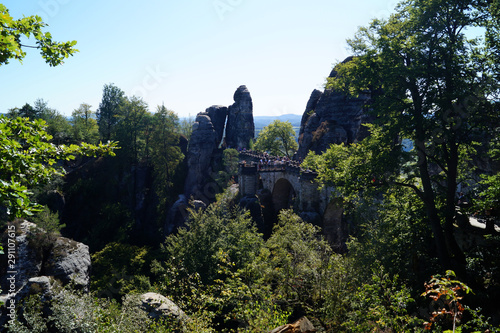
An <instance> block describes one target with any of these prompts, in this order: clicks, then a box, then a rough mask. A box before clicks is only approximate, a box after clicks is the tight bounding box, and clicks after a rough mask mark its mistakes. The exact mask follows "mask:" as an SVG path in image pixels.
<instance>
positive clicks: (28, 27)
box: [0, 4, 78, 66]
mask: <svg viewBox="0 0 500 333" xmlns="http://www.w3.org/2000/svg"><path fill="white" fill-rule="evenodd" d="M46 26H47V24H45V23H43V22H42V19H41V17H40V16H37V15H32V16H25V17H23V18H21V19H18V20H16V19H14V18H13V17H12V16H10V14H9V10H8V9H7V7H5V6H4V5H3V4H0V45H2V52H0V66H1V65H5V64H8V63H9V60H10V59H17V60H19V61H21V62H22V59H23V58H24V57H25V56H26V52H25V51H24V50H25V49H26V48H27V47H28V48H30V47H31V48H36V49H39V50H40V53H41V54H42V58H43V59H45V61H46V62H47V63H48V64H49V65H50V66H57V65H60V64H62V63H63V60H64V59H65V58H68V57H69V56H71V55H73V54H74V53H75V52H78V50H77V49H75V48H74V46H75V45H76V41H70V42H62V43H60V42H55V41H53V40H52V35H51V34H50V33H49V32H43V31H42V30H43V28H45V27H46ZM22 37H26V38H30V37H34V38H35V40H36V46H27V45H23V44H22V43H21V38H22Z"/></svg>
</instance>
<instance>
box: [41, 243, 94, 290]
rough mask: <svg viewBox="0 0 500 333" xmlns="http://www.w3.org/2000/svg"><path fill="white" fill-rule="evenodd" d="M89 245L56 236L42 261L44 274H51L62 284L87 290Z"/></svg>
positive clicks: (88, 282)
mask: <svg viewBox="0 0 500 333" xmlns="http://www.w3.org/2000/svg"><path fill="white" fill-rule="evenodd" d="M90 268H91V261H90V253H89V247H88V246H87V245H85V244H83V243H79V242H75V241H74V240H71V239H69V238H65V237H58V238H56V240H55V242H54V245H53V248H52V250H51V251H50V253H49V255H48V257H47V259H46V261H45V262H44V275H47V276H52V277H54V278H55V279H57V280H59V281H61V282H62V283H63V285H65V284H69V283H71V284H72V285H73V286H76V287H78V288H81V289H84V290H88V287H89V285H90Z"/></svg>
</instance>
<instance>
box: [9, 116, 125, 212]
mask: <svg viewBox="0 0 500 333" xmlns="http://www.w3.org/2000/svg"><path fill="white" fill-rule="evenodd" d="M45 127H46V125H45V121H43V120H34V121H33V122H31V121H29V120H28V119H27V118H16V119H11V118H6V117H4V116H1V117H0V133H1V135H0V160H1V161H2V163H1V167H0V203H1V204H2V206H4V207H6V208H7V210H8V215H9V216H10V217H22V216H30V215H32V214H33V212H34V211H36V210H37V208H38V206H37V204H36V203H34V202H32V201H31V200H30V192H29V189H31V188H34V187H36V186H39V185H40V184H44V183H46V182H48V181H49V180H50V179H51V177H52V176H54V175H58V174H59V175H60V174H64V170H63V169H62V168H60V167H58V166H57V165H56V162H57V161H60V160H71V159H74V158H75V156H76V155H87V156H97V155H98V154H105V155H106V154H107V155H114V152H113V150H114V149H115V148H116V144H114V143H109V144H106V145H104V144H99V145H97V146H96V145H91V144H87V143H82V144H81V145H78V146H77V145H70V146H65V145H59V146H57V145H54V144H52V143H49V141H50V140H51V138H52V137H51V136H50V135H49V134H47V132H46V131H45Z"/></svg>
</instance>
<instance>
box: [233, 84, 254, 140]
mask: <svg viewBox="0 0 500 333" xmlns="http://www.w3.org/2000/svg"><path fill="white" fill-rule="evenodd" d="M254 134H255V125H254V122H253V104H252V97H251V96H250V92H249V91H248V88H247V87H246V86H240V87H239V88H238V89H237V90H236V92H235V93H234V104H233V105H231V106H230V107H229V109H228V117H227V126H226V145H227V147H230V148H235V149H242V148H249V144H250V140H252V139H253V137H254Z"/></svg>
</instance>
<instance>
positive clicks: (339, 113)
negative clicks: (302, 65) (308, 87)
mask: <svg viewBox="0 0 500 333" xmlns="http://www.w3.org/2000/svg"><path fill="white" fill-rule="evenodd" d="M349 60H350V58H348V59H346V60H345V61H349ZM336 75H337V73H336V71H335V70H333V71H332V72H331V73H330V77H335V76H336ZM369 98H370V95H369V94H368V93H367V94H364V95H361V96H359V97H358V98H352V97H348V96H346V95H345V94H343V93H342V92H339V91H335V90H333V89H330V88H329V89H326V90H325V91H324V92H323V93H321V92H320V91H319V90H314V91H313V92H312V94H311V97H310V99H309V101H308V103H307V106H306V110H305V112H304V115H303V117H302V122H301V125H300V133H299V150H298V152H297V158H299V159H303V158H304V157H305V156H306V155H307V153H308V152H309V151H314V152H316V153H321V152H324V151H325V150H326V149H327V148H328V147H329V146H330V144H332V143H337V144H338V143H342V142H343V143H353V142H357V141H360V140H362V139H363V138H365V137H366V135H367V131H366V130H365V129H364V128H363V126H361V124H363V123H365V122H369V119H368V117H367V116H366V114H365V113H364V106H365V104H366V102H367V101H368V100H369Z"/></svg>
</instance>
